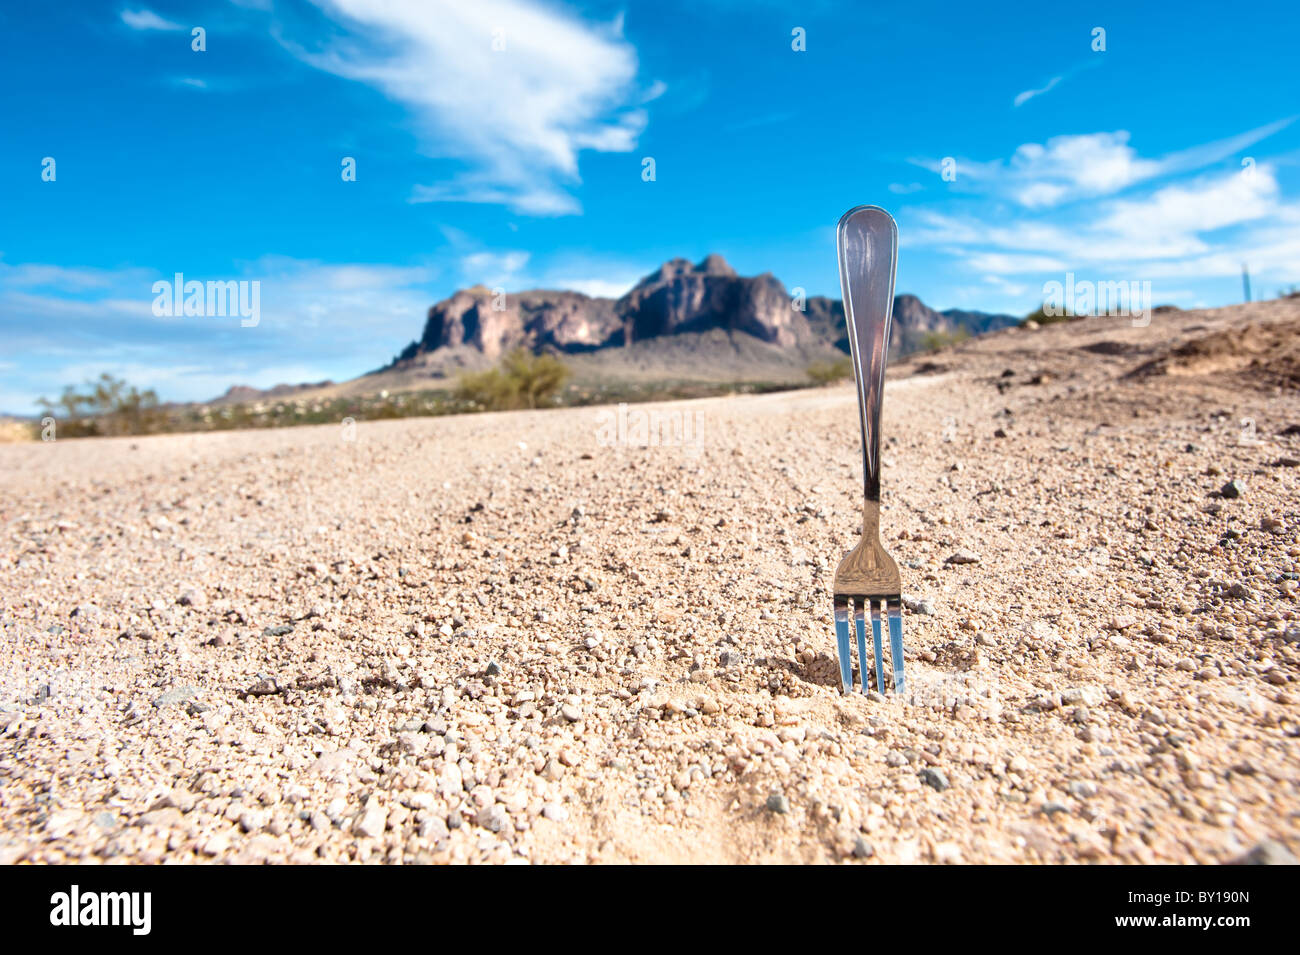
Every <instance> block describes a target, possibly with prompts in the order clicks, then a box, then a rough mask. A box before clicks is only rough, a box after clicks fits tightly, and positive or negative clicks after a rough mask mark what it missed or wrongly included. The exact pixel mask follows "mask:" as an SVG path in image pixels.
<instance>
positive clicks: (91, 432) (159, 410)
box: [0, 355, 847, 443]
mask: <svg viewBox="0 0 1300 955" xmlns="http://www.w3.org/2000/svg"><path fill="white" fill-rule="evenodd" d="M846 360H847V359H846ZM556 366H558V370H557V368H556ZM483 375H488V376H489V377H487V378H483V377H482V376H483ZM557 376H559V380H558V382H557ZM567 376H568V371H567V369H565V368H564V366H563V365H562V364H561V363H560V362H559V361H558V360H555V359H550V360H548V361H537V360H536V359H534V357H533V356H531V355H528V356H527V358H526V359H525V360H522V361H521V360H519V359H518V358H517V357H515V356H507V357H506V359H505V360H504V361H503V362H502V366H501V367H500V368H496V369H493V370H492V372H488V373H479V374H478V375H468V376H465V377H466V378H470V379H477V380H478V381H479V382H485V384H484V385H483V386H482V387H479V386H477V385H475V383H474V381H473V380H471V381H470V382H469V384H471V385H473V386H474V387H471V388H469V389H468V390H467V389H465V385H466V381H465V379H464V378H462V379H461V381H460V382H458V383H456V384H455V385H452V384H451V383H448V387H444V388H426V389H422V390H419V391H402V392H397V393H392V394H390V393H389V392H387V391H381V392H379V393H378V394H366V395H333V396H321V395H311V394H307V395H292V396H281V397H274V398H273V397H269V396H267V397H261V398H258V399H255V400H250V401H243V402H232V403H228V404H215V403H214V404H200V403H194V404H159V403H158V399H157V397H156V396H155V395H154V394H153V392H152V391H139V390H137V389H136V388H133V387H131V386H129V385H127V384H126V383H125V382H122V381H119V380H117V379H114V378H112V377H111V376H107V375H105V376H101V378H100V379H99V381H98V382H90V383H87V384H86V385H84V386H82V387H81V388H80V389H78V388H76V387H71V388H68V389H65V391H64V396H63V397H62V398H60V399H59V400H58V401H42V402H41V404H42V406H43V407H44V409H45V415H48V416H50V417H53V418H54V419H55V428H54V437H55V438H59V439H61V438H79V437H92V436H96V435H148V434H169V433H182V432H196V431H198V432H201V431H234V430H248V429H260V428H287V427H295V426H299V425H338V424H340V423H341V422H343V421H345V420H346V419H351V420H353V421H357V422H361V421H377V420H382V419H386V418H419V417H438V416H441V415H452V414H469V413H472V412H475V411H485V410H488V408H489V407H491V408H498V407H513V408H528V407H534V408H540V407H587V406H591V405H609V404H618V403H620V402H627V403H629V404H633V403H636V402H642V401H676V400H680V399H686V398H708V397H713V396H715V395H736V394H764V393H767V392H772V391H786V390H789V389H790V388H797V387H799V386H798V385H794V384H791V383H790V382H785V381H746V382H739V383H727V382H699V381H693V380H661V381H630V382H618V381H608V382H598V383H597V382H589V383H584V384H581V385H578V384H564V382H565V379H567ZM88 399H89V400H88ZM487 401H491V402H492V403H491V404H488V403H487ZM498 402H500V403H498ZM530 402H531V404H530ZM41 432H42V425H41V423H40V420H39V419H37V420H34V421H33V420H31V419H28V420H21V421H18V420H10V419H0V443H3V442H6V441H20V440H30V439H35V440H40V438H41V437H42V434H41Z"/></svg>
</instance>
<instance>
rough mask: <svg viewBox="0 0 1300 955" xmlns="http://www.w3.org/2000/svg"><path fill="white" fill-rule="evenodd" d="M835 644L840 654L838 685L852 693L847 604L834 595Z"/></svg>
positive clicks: (846, 601)
mask: <svg viewBox="0 0 1300 955" xmlns="http://www.w3.org/2000/svg"><path fill="white" fill-rule="evenodd" d="M835 644H836V649H837V650H839V654H840V685H841V686H842V687H843V688H844V692H845V693H852V692H853V670H852V661H851V660H850V659H849V602H848V599H847V598H845V597H841V596H840V595H839V594H836V595H835Z"/></svg>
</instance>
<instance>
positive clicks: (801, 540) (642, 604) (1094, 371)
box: [0, 298, 1300, 863]
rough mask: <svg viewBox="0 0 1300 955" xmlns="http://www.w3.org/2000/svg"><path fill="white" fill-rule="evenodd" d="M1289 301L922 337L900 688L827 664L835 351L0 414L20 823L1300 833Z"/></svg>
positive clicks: (288, 828)
mask: <svg viewBox="0 0 1300 955" xmlns="http://www.w3.org/2000/svg"><path fill="white" fill-rule="evenodd" d="M1298 336H1300V299H1294V298H1293V299H1290V300H1282V301H1276V302H1267V303H1260V304H1257V305H1253V306H1242V307H1237V308H1231V309H1219V310H1211V311H1199V312H1162V313H1159V314H1157V315H1155V316H1154V317H1153V319H1152V322H1151V324H1150V326H1149V327H1146V328H1136V327H1133V326H1132V325H1131V324H1130V323H1129V322H1128V320H1127V319H1122V318H1096V319H1087V320H1082V321H1077V322H1071V323H1067V324H1061V325H1052V326H1048V327H1044V328H1040V329H1037V330H1029V329H1027V330H1020V329H1015V330H1008V331H1004V332H999V333H996V334H993V335H990V336H987V337H983V338H980V339H977V340H974V341H971V342H969V343H968V344H966V345H964V346H962V347H960V348H958V349H956V350H951V351H947V352H943V353H940V354H937V355H934V356H930V357H928V358H925V359H916V360H912V361H910V362H907V363H904V364H901V365H900V366H899V367H898V368H896V369H895V370H894V371H893V373H892V377H891V382H890V385H889V387H888V390H887V396H886V400H885V429H886V435H887V440H886V445H885V449H884V465H885V467H884V474H883V481H884V501H885V511H884V514H883V518H882V524H883V536H884V540H885V544H886V546H887V547H888V549H889V550H890V551H891V553H893V554H894V556H895V557H896V558H897V559H898V561H899V564H900V567H902V569H903V586H904V596H905V598H906V599H907V606H908V612H907V613H906V614H905V615H904V628H905V638H906V643H907V652H908V659H907V667H908V673H909V688H908V690H909V692H908V694H907V696H906V698H901V699H900V698H898V697H896V696H894V695H892V694H886V695H884V696H881V695H879V694H874V693H873V694H872V695H870V696H861V695H855V696H847V697H846V696H843V695H841V694H840V692H839V689H838V687H837V685H836V666H835V662H834V656H833V654H834V642H833V635H832V627H831V618H830V610H831V601H830V594H829V589H828V588H829V586H830V583H831V578H832V574H833V572H834V568H835V565H836V563H837V561H838V560H839V558H840V557H841V556H842V554H843V553H844V551H845V550H847V549H848V548H849V547H850V546H851V545H852V543H853V542H854V539H855V535H856V532H857V527H856V522H857V521H858V520H859V515H860V494H861V488H860V468H861V464H860V457H859V451H858V447H857V442H858V437H857V421H856V413H855V405H854V396H853V391H852V387H851V385H845V386H840V387H836V388H832V389H824V390H812V391H800V392H788V393H783V394H771V395H765V396H761V397H742V398H719V399H710V400H704V401H697V402H683V403H677V404H670V405H659V406H653V407H652V406H644V405H641V406H633V407H631V408H629V409H628V410H627V424H628V428H627V431H626V433H620V429H619V428H618V426H617V421H616V420H613V421H612V420H611V419H612V418H614V419H616V415H615V413H614V412H613V411H611V410H610V409H590V408H585V409H573V410H564V411H543V412H531V413H511V414H494V415H488V414H484V415H475V416H466V417H459V418H438V419H407V420H401V421H385V422H373V423H367V422H361V423H358V424H356V425H355V427H352V426H348V425H344V424H341V425H338V426H326V427H319V428H304V429H294V430H284V431H261V432H246V433H215V434H205V435H198V436H184V435H170V436H161V437H151V438H140V439H105V440H82V441H74V440H63V441H55V442H53V443H46V444H39V443H36V444H23V445H8V446H4V447H0V476H2V478H3V483H2V486H0V541H2V544H0V602H2V603H0V610H2V623H3V627H2V630H0V780H3V785H2V786H0V860H3V861H5V862H66V861H78V862H98V861H103V862H159V861H169V862H209V861H211V862H257V861H272V862H317V861H357V862H405V863H416V862H624V861H633V862H841V861H849V862H856V861H861V862H867V863H879V862H886V863H890V862H948V863H958V862H966V863H987V862H1101V863H1153V862H1187V863H1190V862H1204V863H1214V862H1229V861H1236V860H1240V859H1243V858H1250V859H1265V860H1273V861H1285V860H1287V859H1288V858H1290V853H1291V852H1294V851H1295V850H1296V849H1297V847H1298V846H1300V751H1298V749H1297V741H1296V735H1297V726H1298V725H1300V724H1298V723H1297V718H1298V717H1300V702H1298V701H1300V686H1297V678H1298V677H1300V666H1298V663H1300V645H1298V644H1297V638H1298V637H1300V619H1297V564H1298V563H1300V500H1298V497H1300V496H1298V494H1297V487H1300V480H1298V478H1300V470H1298V469H1297V464H1298V463H1300V394H1298V392H1297V378H1296V365H1295V354H1294V343H1295V341H1296V340H1297V337H1298ZM1288 349H1290V350H1289V351H1288ZM651 411H654V412H656V413H657V414H658V415H659V416H660V420H659V423H660V424H663V423H665V422H666V423H667V424H668V425H669V430H668V436H669V437H670V438H675V440H670V441H669V442H668V443H666V444H660V445H658V446H648V447H641V446H637V445H638V440H639V438H640V436H641V435H640V428H641V426H642V425H644V424H645V423H646V419H645V418H643V417H640V416H641V415H644V414H648V413H649V412H651ZM673 424H676V425H677V426H679V427H680V429H681V430H680V431H678V432H673V431H672V428H671V425H673Z"/></svg>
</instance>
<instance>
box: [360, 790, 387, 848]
mask: <svg viewBox="0 0 1300 955" xmlns="http://www.w3.org/2000/svg"><path fill="white" fill-rule="evenodd" d="M387 826H388V812H387V811H386V810H385V809H384V808H383V807H382V806H380V805H379V803H377V802H376V801H375V800H374V799H371V800H370V802H369V803H367V804H366V808H365V809H364V810H363V811H362V812H361V813H359V814H358V815H357V820H356V822H354V823H353V824H352V831H353V832H355V833H356V834H357V835H359V836H365V837H366V838H369V839H378V838H379V837H380V836H382V835H383V834H384V829H385V828H387Z"/></svg>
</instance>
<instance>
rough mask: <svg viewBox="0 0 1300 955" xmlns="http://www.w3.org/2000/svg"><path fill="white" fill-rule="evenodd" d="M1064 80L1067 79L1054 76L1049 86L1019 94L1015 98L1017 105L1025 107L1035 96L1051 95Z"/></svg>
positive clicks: (1048, 83) (1048, 82)
mask: <svg viewBox="0 0 1300 955" xmlns="http://www.w3.org/2000/svg"><path fill="white" fill-rule="evenodd" d="M1063 79H1065V77H1064V76H1053V77H1052V78H1051V79H1050V80H1048V81H1047V84H1046V85H1045V86H1041V87H1039V88H1038V89H1036V90H1025V91H1024V92H1021V93H1017V94H1016V98H1015V105H1016V106H1024V105H1025V104H1026V103H1028V102H1029V101H1030V100H1031V99H1033V98H1034V97H1035V96H1042V95H1043V94H1044V93H1050V92H1051V91H1052V90H1054V89H1056V86H1057V84H1058V83H1060V82H1061V80H1063Z"/></svg>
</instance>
